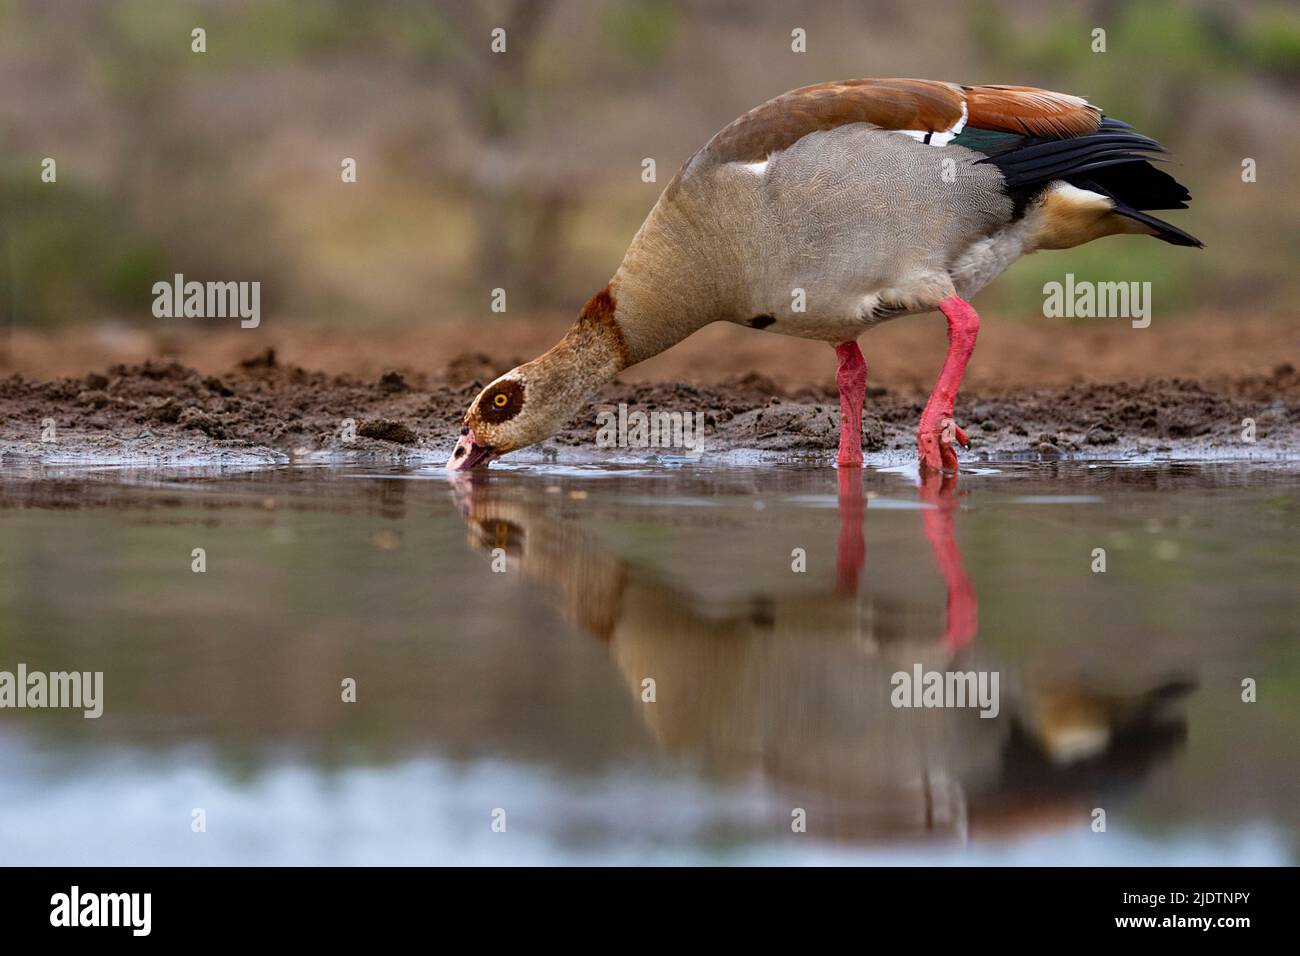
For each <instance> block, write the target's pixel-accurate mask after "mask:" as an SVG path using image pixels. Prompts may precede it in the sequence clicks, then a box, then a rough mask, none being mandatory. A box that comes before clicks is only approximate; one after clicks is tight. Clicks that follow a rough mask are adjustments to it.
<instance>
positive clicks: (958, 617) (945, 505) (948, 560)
mask: <svg viewBox="0 0 1300 956" xmlns="http://www.w3.org/2000/svg"><path fill="white" fill-rule="evenodd" d="M956 491H957V476H956V475H939V474H936V473H934V472H930V473H928V474H927V473H926V470H925V469H922V470H921V487H920V491H919V492H918V494H919V497H920V499H921V501H923V502H925V503H926V504H930V505H933V506H934V507H932V508H927V509H925V511H923V512H922V521H923V522H924V524H925V536H926V538H927V539H928V540H929V542H930V550H931V551H932V552H933V553H934V561H935V564H937V565H938V566H939V573H941V574H942V575H943V580H944V583H945V584H946V585H947V587H948V621H947V624H946V626H945V627H944V632H943V642H944V646H945V647H946V648H947V649H948V650H949V651H957V650H960V649H961V648H962V647H965V646H966V645H967V644H969V643H970V642H971V641H973V640H974V639H975V634H976V632H977V631H978V630H979V598H977V597H976V596H975V588H974V587H973V586H972V585H971V583H970V578H969V577H967V575H966V566H965V564H963V563H962V559H961V549H960V548H958V547H957V539H956V537H955V536H954V535H953V514H954V512H956V510H957V494H956Z"/></svg>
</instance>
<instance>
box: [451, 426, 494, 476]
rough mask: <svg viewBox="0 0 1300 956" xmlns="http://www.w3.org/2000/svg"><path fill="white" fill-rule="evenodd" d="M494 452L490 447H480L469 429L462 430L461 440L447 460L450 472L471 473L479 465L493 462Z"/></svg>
mask: <svg viewBox="0 0 1300 956" xmlns="http://www.w3.org/2000/svg"><path fill="white" fill-rule="evenodd" d="M494 454H495V453H494V451H493V450H492V448H491V446H489V445H480V444H479V443H478V442H476V441H475V440H474V432H473V431H471V430H470V429H468V428H463V429H461V432H460V438H459V440H457V442H456V447H455V448H454V449H453V450H452V453H451V457H450V458H448V459H447V470H448V471H469V470H470V469H471V468H476V467H478V466H479V465H486V464H487V463H488V462H489V461H491V460H492V456H493V455H494Z"/></svg>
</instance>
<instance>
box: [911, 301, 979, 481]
mask: <svg viewBox="0 0 1300 956" xmlns="http://www.w3.org/2000/svg"><path fill="white" fill-rule="evenodd" d="M939 309H940V310H941V311H942V312H943V314H944V315H945V316H946V317H947V319H948V357H947V358H946V359H945V360H944V363H943V371H941V372H940V373H939V383H938V384H937V385H935V387H934V392H933V393H932V394H931V395H930V401H929V402H927V403H926V406H925V411H924V412H923V413H922V414H921V427H920V429H919V430H918V431H917V434H916V450H917V455H918V457H919V458H920V460H921V470H922V471H924V470H926V469H927V468H928V469H930V470H932V471H936V472H943V471H950V472H953V473H956V471H957V453H956V452H955V451H953V449H952V445H951V444H950V442H951V441H952V440H953V439H954V438H955V439H956V440H957V441H958V442H959V443H961V445H962V447H965V448H969V447H970V439H968V438H967V437H966V433H965V432H964V431H962V430H961V429H960V428H958V427H957V425H956V423H954V422H953V420H952V406H953V402H954V401H955V400H956V398H957V389H958V388H960V387H961V378H962V376H963V375H964V374H965V373H966V363H967V362H969V361H970V355H971V352H973V351H974V350H975V337H976V336H977V335H978V334H979V330H980V317H979V316H978V315H976V314H975V310H974V309H973V308H971V306H970V304H969V303H968V302H966V300H965V299H962V298H959V297H958V296H955V295H954V296H949V297H948V298H946V299H944V300H943V301H942V302H940V303H939Z"/></svg>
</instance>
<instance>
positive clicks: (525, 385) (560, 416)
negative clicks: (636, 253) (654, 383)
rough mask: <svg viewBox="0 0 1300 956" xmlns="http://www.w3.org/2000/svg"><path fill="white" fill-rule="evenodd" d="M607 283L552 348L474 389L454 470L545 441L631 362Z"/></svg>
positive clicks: (451, 467)
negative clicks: (474, 394) (475, 393)
mask: <svg viewBox="0 0 1300 956" xmlns="http://www.w3.org/2000/svg"><path fill="white" fill-rule="evenodd" d="M614 307H615V306H614V299H613V297H612V296H611V295H610V292H609V288H608V287H606V288H605V289H603V290H601V291H600V292H598V293H597V294H596V295H595V296H593V297H592V299H591V301H589V302H588V303H587V304H586V306H585V307H584V308H583V310H582V312H581V313H580V314H579V315H578V320H577V321H576V322H575V323H574V324H573V327H572V328H571V329H569V331H568V333H567V334H566V335H565V336H564V338H562V339H561V340H560V341H559V342H558V343H557V344H556V345H555V346H554V347H553V348H552V349H551V350H550V351H549V352H546V353H545V354H544V355H541V356H539V357H537V358H535V359H533V360H532V361H531V362H525V363H524V364H523V365H520V366H518V367H516V368H512V369H511V370H510V371H508V372H506V373H505V374H504V375H502V376H501V377H500V378H498V379H497V380H496V381H494V382H492V383H491V384H490V385H488V387H487V388H485V389H483V391H481V392H479V393H478V397H477V398H475V399H474V401H473V403H472V404H471V405H470V406H469V411H467V412H466V413H465V418H464V420H463V422H462V427H461V431H460V439H459V440H458V441H457V442H456V447H455V448H454V449H452V452H451V457H450V458H449V459H447V468H448V469H449V470H451V471H466V470H468V469H470V468H475V467H478V466H479V465H486V464H488V463H489V462H491V461H493V460H495V459H497V458H499V457H501V456H502V455H504V454H506V453H507V452H511V451H515V450H517V449H520V448H526V447H527V446H529V445H535V444H537V443H538V442H540V441H545V440H546V439H547V438H550V437H551V436H552V435H554V434H555V433H556V432H558V431H559V430H560V429H561V428H563V427H564V426H565V424H566V423H567V422H568V421H569V420H570V419H571V418H572V417H573V416H574V415H575V414H576V413H577V412H578V411H579V410H580V409H581V408H582V406H583V404H584V403H585V402H586V401H587V399H588V398H589V397H590V396H591V393H592V392H594V391H595V390H596V389H597V388H599V387H600V386H601V385H603V384H604V383H605V382H608V381H609V380H610V379H612V378H613V377H614V376H615V375H616V374H617V373H618V372H619V370H620V369H623V368H626V367H627V365H628V364H629V357H628V352H627V348H626V345H625V344H624V341H623V334H622V331H621V329H620V327H619V325H618V324H617V322H616V321H615V319H614Z"/></svg>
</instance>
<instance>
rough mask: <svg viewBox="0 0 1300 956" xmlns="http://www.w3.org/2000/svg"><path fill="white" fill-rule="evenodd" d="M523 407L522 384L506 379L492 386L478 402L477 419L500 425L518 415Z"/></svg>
mask: <svg viewBox="0 0 1300 956" xmlns="http://www.w3.org/2000/svg"><path fill="white" fill-rule="evenodd" d="M523 407H524V384H523V382H516V381H515V380H513V379H506V380H505V381H503V382H499V383H497V384H496V385H493V386H492V388H491V389H489V390H488V391H487V392H485V393H484V395H483V397H482V398H480V399H479V402H478V414H479V417H480V418H482V419H483V421H485V422H489V423H490V424H493V425H500V424H501V423H502V422H508V421H509V420H510V419H512V418H514V417H515V416H516V415H518V414H519V410H520V409H521V408H523Z"/></svg>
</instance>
